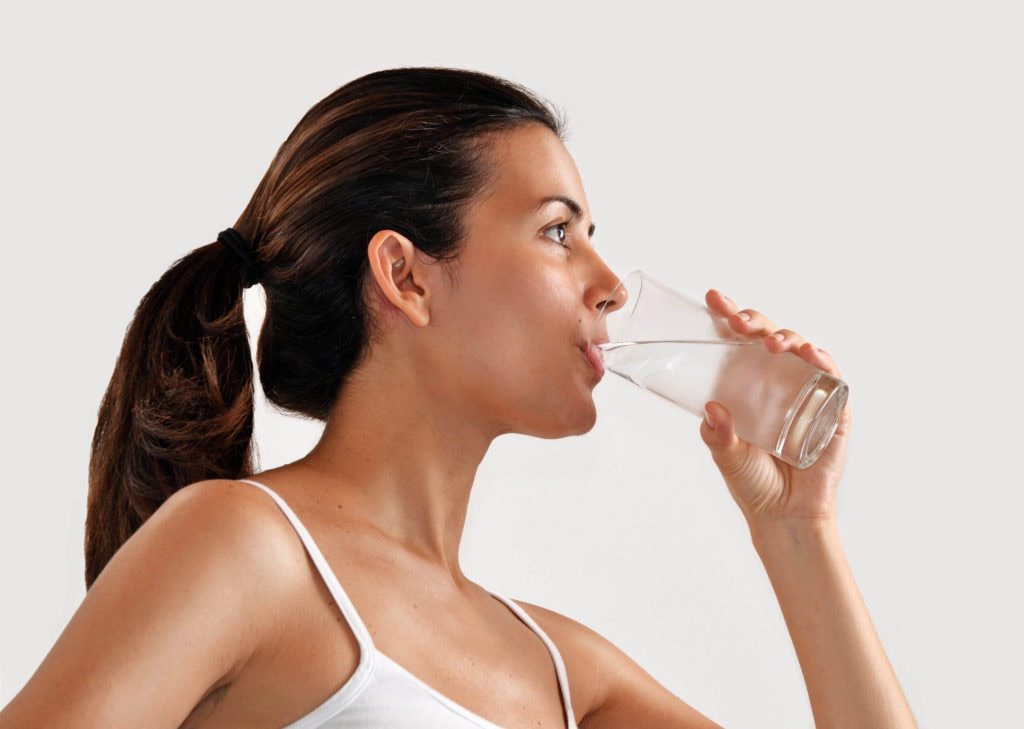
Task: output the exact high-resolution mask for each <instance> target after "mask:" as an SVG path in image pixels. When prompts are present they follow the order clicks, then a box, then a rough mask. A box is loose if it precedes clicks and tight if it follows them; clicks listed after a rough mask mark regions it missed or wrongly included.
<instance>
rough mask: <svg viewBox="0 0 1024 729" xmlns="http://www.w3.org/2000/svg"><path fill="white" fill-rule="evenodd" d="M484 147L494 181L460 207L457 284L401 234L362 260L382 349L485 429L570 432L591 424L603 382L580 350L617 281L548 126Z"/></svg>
mask: <svg viewBox="0 0 1024 729" xmlns="http://www.w3.org/2000/svg"><path fill="white" fill-rule="evenodd" d="M491 151H492V155H493V156H492V160H493V163H494V164H496V165H497V168H496V177H495V181H494V183H493V186H492V187H490V188H489V189H488V190H487V192H486V193H485V194H484V195H483V196H482V198H481V199H480V200H478V201H476V203H475V204H474V205H473V206H472V207H471V208H470V210H469V211H468V213H467V218H466V225H467V228H468V238H467V240H466V242H465V247H464V249H463V251H462V253H461V256H460V259H459V263H458V275H457V278H456V285H455V286H454V288H453V287H452V286H451V284H450V283H449V281H448V279H447V275H446V274H445V273H444V272H443V271H442V269H441V266H440V265H437V264H434V263H433V262H431V261H430V260H429V259H427V258H426V257H424V256H422V254H420V253H419V252H418V251H415V249H414V246H413V243H412V242H411V241H410V240H409V239H407V238H405V237H404V236H401V235H399V234H398V233H396V232H394V231H379V232H378V233H377V234H376V235H375V236H374V238H373V240H371V242H370V246H369V255H370V260H371V269H372V272H373V275H374V277H375V278H376V281H377V285H378V286H379V287H380V291H381V292H382V293H383V295H384V296H385V297H386V298H387V299H388V301H389V302H390V304H391V305H393V306H388V305H387V304H385V308H387V309H390V312H389V314H388V319H389V320H393V319H397V324H398V326H394V325H392V324H391V323H389V326H388V327H387V331H386V334H385V342H386V344H385V345H384V347H385V351H386V352H387V356H389V358H390V359H391V361H392V362H400V363H404V365H399V366H405V367H408V368H411V369H412V372H411V373H410V374H411V375H412V376H411V377H410V378H409V379H407V380H406V381H411V382H413V383H415V387H416V388H417V389H418V390H419V391H420V393H421V394H424V395H426V396H427V397H428V398H429V400H430V401H431V402H436V407H438V408H443V409H444V410H445V411H446V412H447V411H455V412H457V413H458V415H459V417H460V419H465V422H476V423H479V425H480V427H481V428H482V429H484V430H485V431H487V432H489V433H490V434H491V435H498V434H501V433H522V434H525V435H532V436H536V437H541V438H560V437H564V436H567V435H579V434H582V433H585V432H587V431H589V430H590V429H591V428H592V427H593V425H594V423H595V421H596V418H597V413H596V408H595V406H594V402H593V397H592V394H593V389H594V387H595V386H596V385H597V383H598V381H599V380H598V377H597V374H596V372H595V370H594V369H593V367H592V366H591V365H590V364H589V363H588V362H587V360H586V358H585V357H584V355H583V354H582V352H581V350H580V347H581V345H583V344H585V343H586V342H587V341H588V340H589V339H590V338H591V337H592V336H593V337H595V338H596V337H601V336H602V335H604V332H601V331H595V325H596V323H597V321H598V318H599V316H600V314H601V311H602V308H603V307H605V305H606V304H605V302H607V312H611V311H613V310H614V309H617V308H620V307H621V306H622V303H623V302H620V301H617V300H614V301H610V300H609V299H610V297H612V295H613V291H614V290H615V288H616V286H617V285H618V283H619V280H620V279H619V277H618V276H617V275H616V274H615V273H613V272H612V270H611V269H610V268H609V267H608V266H607V265H606V264H605V262H604V261H603V260H602V258H601V256H600V255H598V253H597V252H596V251H595V249H594V248H593V246H592V245H591V242H590V229H591V226H592V218H591V216H590V206H589V205H588V203H587V199H586V195H585V194H584V191H583V184H582V182H581V181H580V176H579V172H578V171H577V169H576V165H575V163H574V162H573V160H572V157H571V156H570V155H569V152H568V150H567V149H566V148H565V146H564V145H563V144H562V142H561V140H560V139H559V138H558V137H557V135H555V134H554V133H553V132H552V131H551V130H550V129H548V128H547V127H545V126H543V125H540V124H528V125H524V126H520V127H519V128H517V129H516V130H515V131H512V132H508V133H506V134H504V135H502V136H501V137H500V138H497V139H496V141H495V142H494V144H493V145H492V147H491ZM553 196H564V197H567V198H571V200H574V201H576V202H577V203H578V204H579V207H580V214H579V216H578V217H577V216H574V215H573V211H572V210H571V209H570V206H569V205H567V204H566V203H564V202H560V201H553V200H548V201H546V202H545V199H546V198H551V197H553ZM414 254H415V255H416V258H415V259H411V258H410V257H411V256H412V255H414ZM400 258H402V259H404V260H405V263H403V264H402V265H401V266H399V267H395V266H393V265H392V264H393V262H394V261H396V260H398V259H400ZM410 263H411V265H410ZM620 293H621V289H620V291H619V292H616V293H615V295H616V297H618V296H619V294H620Z"/></svg>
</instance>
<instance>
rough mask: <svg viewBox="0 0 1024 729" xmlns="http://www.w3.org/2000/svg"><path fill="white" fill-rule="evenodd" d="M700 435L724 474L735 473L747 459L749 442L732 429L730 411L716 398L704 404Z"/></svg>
mask: <svg viewBox="0 0 1024 729" xmlns="http://www.w3.org/2000/svg"><path fill="white" fill-rule="evenodd" d="M700 437H701V440H703V441H704V443H705V445H707V447H708V449H709V450H710V451H711V457H712V458H713V459H714V461H715V464H716V465H717V466H718V468H719V470H720V471H721V472H722V473H723V474H724V475H729V474H730V473H736V472H737V471H739V470H740V469H741V468H742V466H743V464H744V463H745V462H746V460H747V449H748V448H749V447H750V446H749V444H747V443H746V442H744V441H743V440H741V439H740V438H739V437H738V436H737V435H736V432H735V431H734V430H733V420H732V413H730V412H729V409H728V408H726V407H725V405H722V404H721V403H720V402H717V401H716V400H708V402H707V403H706V404H705V405H704V420H703V421H701V425H700Z"/></svg>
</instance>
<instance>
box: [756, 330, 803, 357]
mask: <svg viewBox="0 0 1024 729" xmlns="http://www.w3.org/2000/svg"><path fill="white" fill-rule="evenodd" d="M805 341H806V340H805V339H804V338H803V337H801V336H800V335H799V334H797V333H796V332H794V331H793V330H792V329H777V330H776V331H774V332H772V333H771V334H766V335H765V337H764V346H765V349H767V350H768V351H769V352H772V353H773V354H779V353H780V352H795V353H796V354H799V355H800V356H803V354H802V352H801V351H800V348H801V347H802V346H803V345H804V342H805Z"/></svg>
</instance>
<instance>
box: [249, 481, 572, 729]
mask: <svg viewBox="0 0 1024 729" xmlns="http://www.w3.org/2000/svg"><path fill="white" fill-rule="evenodd" d="M239 480H240V481H244V482H245V483H250V484H252V485H253V486H257V487H259V488H261V489H263V490H264V491H266V492H267V493H268V494H270V496H271V497H273V499H274V501H275V502H277V505H278V507H280V509H281V511H283V512H284V514H285V516H287V517H288V521H290V522H291V524H292V526H293V527H294V528H295V531H296V532H297V533H298V535H299V538H300V539H301V540H302V543H303V544H304V545H305V547H306V551H307V552H308V553H309V556H310V558H311V559H312V560H313V564H314V565H316V568H317V571H318V572H319V573H320V576H321V577H322V578H323V580H324V582H325V583H326V585H327V589H328V590H330V593H331V595H332V597H333V598H334V601H335V602H336V603H337V605H338V607H339V608H340V609H341V613H342V615H344V616H345V619H346V620H347V621H348V624H349V626H351V628H352V632H353V633H354V634H355V636H356V640H357V641H358V643H359V664H358V665H357V666H356V670H355V673H353V674H352V676H351V677H350V678H349V680H348V681H346V682H345V685H343V686H342V687H341V688H340V689H338V690H337V691H336V692H335V693H334V694H333V695H331V696H329V697H328V698H327V700H325V701H324V702H323V703H322V704H320V705H319V706H317V707H316V708H315V709H313V710H312V711H310V712H309V713H308V714H306V715H305V716H303V717H302V718H301V719H298V720H297V721H294V722H292V723H291V724H289V725H288V726H287V727H285V729H380V727H388V729H466V728H468V727H484V728H485V729H503V727H501V726H499V725H497V724H495V723H494V722H491V721H488V720H487V719H484V718H483V717H482V716H479V715H477V714H474V713H473V712H472V711H470V710H469V709H467V708H466V707H464V706H462V705H460V704H457V703H455V702H454V701H452V700H451V699H449V698H448V697H447V696H445V695H444V694H442V693H441V692H440V691H437V690H436V689H434V688H433V687H431V686H430V685H429V684H427V683H425V682H424V681H422V680H420V679H419V678H417V677H416V676H415V675H414V674H412V673H410V672H409V671H407V670H406V669H404V668H403V667H402V666H400V665H399V664H398V663H396V662H395V661H393V660H391V658H389V657H388V656H386V655H385V654H383V653H381V652H380V651H379V650H377V648H376V647H375V646H374V644H373V640H372V639H371V638H370V633H369V631H368V630H367V629H366V626H365V625H364V624H363V621H362V619H360V617H359V614H358V613H357V612H356V609H355V606H354V605H353V604H352V601H351V600H349V598H348V595H347V594H346V593H345V590H344V588H342V586H341V583H340V582H339V581H338V578H337V577H336V576H335V574H334V572H333V571H332V570H331V567H330V565H328V564H327V560H326V559H324V555H323V553H322V552H321V551H320V549H319V547H317V546H316V543H315V542H314V541H313V537H312V536H310V534H309V532H308V531H307V530H306V527H305V526H304V525H303V524H302V522H301V521H299V517H298V516H296V515H295V512H294V511H292V510H291V507H289V506H288V504H287V503H285V500H284V499H282V498H281V497H280V496H278V494H277V493H276V492H275V491H273V490H272V489H271V488H270V487H269V486H265V485H264V484H261V483H259V482H258V481H254V480H252V479H248V478H243V479H239ZM490 594H491V595H492V596H493V597H495V598H497V599H498V600H500V601H501V602H503V603H505V605H507V606H508V607H509V609H511V610H512V612H513V613H515V614H516V615H517V616H518V617H519V619H520V620H522V621H523V622H524V623H526V625H527V626H528V627H529V628H530V629H531V630H533V631H534V632H535V633H536V634H537V635H538V636H539V637H540V639H541V640H542V641H543V642H544V645H546V646H547V648H548V651H549V652H550V653H551V657H552V659H553V660H554V663H555V673H556V674H557V676H558V686H559V689H560V691H561V695H562V703H563V704H564V707H565V722H566V723H565V725H566V727H567V729H579V728H578V727H577V726H576V718H575V716H574V715H573V711H572V701H570V699H569V680H568V677H567V674H566V670H565V664H564V663H563V662H562V656H561V654H559V652H558V649H557V648H556V647H555V644H554V643H553V642H552V641H551V639H550V638H548V636H547V635H546V634H545V633H544V631H543V630H541V628H540V626H539V625H537V623H536V622H535V621H534V620H533V618H531V617H530V615H529V614H528V613H527V612H526V611H525V610H523V609H522V608H521V607H519V605H517V604H516V603H515V602H513V601H512V600H509V599H506V598H504V597H502V596H501V595H496V594H495V593H493V592H491V593H490Z"/></svg>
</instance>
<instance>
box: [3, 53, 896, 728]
mask: <svg viewBox="0 0 1024 729" xmlns="http://www.w3.org/2000/svg"><path fill="white" fill-rule="evenodd" d="M564 135H565V131H564V122H563V120H562V119H560V118H559V117H558V116H557V115H556V114H555V113H553V112H552V110H551V109H550V108H549V107H548V105H546V104H545V103H543V102H542V101H541V100H539V99H538V98H537V97H535V96H534V95H533V94H531V93H530V92H529V91H528V90H526V89H524V88H522V87H520V86H517V85H515V84H512V83H510V82H508V81H505V80H502V79H498V78H494V77H492V76H488V75H485V74H481V73H475V72H470V71H466V70H457V69H444V68H399V69H391V70H385V71H380V72H376V73H371V74H369V75H367V76H363V77H362V78H359V79H356V80H355V81H352V82H351V83H349V84H346V85H345V86H343V87H341V88H339V89H338V90H336V91H335V92H334V93H332V94H330V95H329V96H328V97H327V98H325V99H324V100H322V101H321V102H319V103H318V104H316V105H315V106H314V107H313V108H312V109H311V110H310V111H309V112H308V113H307V114H306V115H305V116H304V117H303V119H302V120H301V121H300V122H299V124H298V125H297V127H296V128H295V130H294V131H293V132H292V134H291V135H290V136H289V137H288V139H287V140H286V141H285V143H284V144H283V145H282V146H281V148H280V150H279V151H278V153H277V155H276V157H275V158H274V160H273V162H272V164H271V166H270V169H269V170H268V172H267V173H266V175H265V176H264V178H263V180H262V181H261V182H260V184H259V187H258V188H257V190H256V192H255V194H254V196H253V198H252V200H251V201H250V203H249V205H248V207H247V208H246V209H245V211H244V212H243V213H242V215H241V217H240V218H239V219H238V220H237V222H236V223H235V225H234V226H233V227H232V228H229V229H227V230H225V231H223V232H222V234H221V235H220V236H219V237H218V241H217V242H215V243H210V244H208V245H204V246H202V247H200V248H197V249H196V250H194V251H192V252H191V253H190V254H188V255H187V256H185V257H184V258H182V259H181V260H179V261H177V262H176V263H175V264H174V265H173V266H172V267H171V268H170V269H169V270H168V271H167V272H166V273H165V274H164V275H163V276H162V277H161V279H160V280H159V281H158V282H157V283H156V284H155V285H154V286H153V287H152V289H151V290H150V291H149V292H148V293H147V295H146V296H145V297H144V298H143V300H142V302H141V304H140V306H139V307H138V310H137V312H136V314H135V317H134V320H133V321H132V323H131V325H130V327H129V330H128V332H127V335H126V337H125V341H124V344H123V348H122V351H121V355H120V357H119V359H118V361H117V365H116V368H115V371H114V374H113V377H112V379H111V382H110V386H109V388H108V390H107V392H106V395H105V397H104V399H103V403H102V407H101V410H100V414H99V422H98V424H97V427H96V431H95V435H94V439H93V452H92V460H91V464H90V492H89V502H88V517H87V524H86V530H87V534H86V584H87V587H88V592H87V595H86V597H85V599H84V601H83V602H82V605H81V606H80V608H79V609H78V611H77V612H76V613H75V615H74V617H73V618H72V619H71V621H70V623H69V624H68V626H67V627H66V628H65V630H64V632H63V633H62V634H61V636H60V637H59V639H58V640H57V642H56V643H55V645H54V646H53V648H52V649H51V651H50V653H49V654H48V655H47V656H46V658H45V660H44V661H43V663H42V664H41V665H40V667H39V669H38V670H37V671H36V673H35V674H34V675H33V677H32V678H31V680H30V681H29V682H28V684H27V685H26V686H25V687H24V688H23V689H22V691H21V692H20V693H19V694H18V695H17V696H16V697H15V698H14V700H13V701H12V702H11V703H10V705H8V706H7V707H6V708H5V709H4V711H3V712H2V713H0V728H2V729H9V728H10V727H15V726H27V725H32V726H36V725H39V726H61V727H100V726H103V727H106V726H146V727H178V726H187V727H281V726H290V727H303V728H307V729H313V728H315V727H325V728H326V727H346V728H350V727H419V728H422V727H481V726H482V727H492V728H494V727H497V726H503V727H527V726H529V727H534V728H535V727H549V728H557V727H574V726H580V727H586V729H606V728H610V727H664V728H665V729H668V728H669V727H672V728H676V727H714V726H717V724H715V723H714V722H713V721H711V720H710V719H708V718H707V717H705V716H703V715H702V714H700V713H699V712H698V711H697V710H695V709H693V708H691V707H690V706H689V705H688V704H686V703H685V702H683V701H682V700H681V699H679V698H678V697H676V696H675V695H673V694H672V693H671V692H669V691H668V690H667V689H666V688H664V687H663V686H661V685H660V684H658V683H657V682H656V681H655V680H654V679H653V678H652V677H651V676H650V675H649V674H647V673H646V672H645V671H644V670H643V669H641V668H640V667H639V666H638V665H637V664H636V663H634V662H633V661H632V660H630V659H629V658H628V657H627V656H626V655H625V654H623V653H622V652H621V651H620V650H618V649H617V648H616V647H615V646H614V645H613V644H611V643H610V642H609V641H607V640H606V639H604V638H603V637H601V636H600V635H598V634H597V633H595V632H594V631H592V630H590V629H588V628H587V627H586V626H584V625H582V624H580V623H578V622H576V621H574V620H572V619H571V618H568V617H565V616H563V615H560V614H558V613H556V612H554V611H551V610H547V609H545V608H542V607H540V606H537V605H532V604H529V603H526V602H517V601H512V600H509V599H507V598H504V597H501V596H498V595H495V594H493V593H490V592H488V591H487V590H486V589H484V588H483V587H481V586H479V585H477V584H475V583H473V582H472V581H470V580H468V579H467V578H466V577H465V575H463V574H462V571H461V569H460V567H459V560H458V554H459V542H460V538H461V534H462V529H463V524H464V521H465V516H466V510H467V505H468V500H469V495H470V489H471V487H472V484H473V478H474V474H475V472H476V469H477V467H478V465H479V464H480V462H481V460H482V459H483V457H484V454H485V453H486V452H487V449H488V447H489V445H490V443H491V441H492V440H494V438H495V437H497V436H499V435H501V434H503V433H524V434H529V435H535V436H538V437H542V438H559V437H564V436H568V435H579V434H581V433H586V432H587V431H589V430H590V429H591V428H592V427H593V425H594V422H595V419H596V412H595V408H594V403H593V400H592V390H593V387H594V385H595V384H596V382H597V379H598V378H597V377H596V376H595V370H594V369H593V367H592V365H590V364H589V363H588V362H587V360H586V357H585V356H581V347H583V346H584V345H585V344H586V341H587V338H588V335H589V334H590V333H591V331H592V328H593V326H594V324H595V322H596V321H597V318H598V314H599V312H600V311H601V308H602V306H603V305H605V304H607V306H609V307H613V308H617V307H620V306H621V305H622V301H616V300H615V299H614V298H612V294H613V291H614V289H615V287H616V285H617V283H618V281H619V279H618V278H617V277H616V276H615V274H614V273H613V272H612V271H611V270H610V269H609V268H608V267H607V266H606V265H605V263H604V261H602V259H601V257H600V256H599V255H598V254H597V252H596V251H595V249H594V248H593V246H592V245H591V241H590V236H591V235H592V234H593V232H594V225H593V222H592V220H591V218H590V213H589V206H588V205H587V203H586V196H585V195H584V193H583V185H582V183H581V181H580V178H579V175H578V172H577V170H576V168H575V165H574V163H573V161H572V158H571V157H570V156H569V154H568V152H567V151H566V149H565V147H564V144H563V139H564ZM253 283H259V284H261V285H262V286H263V287H264V290H265V292H266V298H267V313H266V319H265V322H264V324H263V328H262V331H261V332H260V337H259V342H258V345H257V352H256V356H257V360H258V362H259V371H260V380H261V383H262V387H263V389H264V391H265V393H266V396H267V399H268V400H269V401H270V402H271V403H273V404H274V405H275V406H277V407H278V408H280V409H282V410H284V411H287V412H290V413H296V414H299V415H300V416H304V417H308V418H313V419H316V420H322V421H324V422H325V428H324V431H323V436H322V438H321V439H320V441H319V442H318V443H317V445H316V447H314V448H313V449H312V451H311V452H310V453H309V454H307V455H305V456H304V457H302V458H300V459H298V460H297V461H294V462H292V463H289V464H287V465H285V466H282V467H280V468H274V469H270V470H267V471H263V472H260V473H258V474H256V475H255V477H252V478H239V477H240V476H250V475H252V474H253V466H252V463H251V452H250V447H251V435H252V428H253V406H252V397H253V372H252V368H251V364H250V361H251V360H250V350H249V344H248V340H247V337H246V330H245V325H244V319H243V310H242V292H243V289H244V287H246V286H248V285H251V284H253ZM707 302H708V305H709V306H710V307H712V308H713V309H715V310H716V311H719V312H721V313H722V314H727V315H729V317H730V318H729V322H730V324H731V325H732V326H733V327H734V328H735V329H736V331H737V332H739V333H741V334H743V335H745V336H749V337H751V338H754V339H760V340H762V341H763V342H764V346H765V347H767V348H768V350H769V351H770V352H774V353H779V352H785V351H792V352H796V353H797V354H799V355H800V356H802V357H804V358H806V359H807V360H808V361H809V362H811V363H813V364H815V365H817V366H819V367H821V368H823V369H827V370H829V371H831V372H834V373H836V374H838V370H836V368H835V366H834V364H833V363H832V362H831V360H830V359H829V357H828V355H827V354H825V353H824V352H820V351H817V350H816V349H815V348H814V347H812V346H811V345H810V344H808V343H806V342H804V340H803V339H802V338H801V337H800V335H798V334H797V333H795V332H793V331H791V330H788V329H777V328H776V327H775V325H774V324H772V323H771V322H770V321H769V320H768V319H767V318H765V317H764V316H763V315H762V314H760V313H758V312H756V311H754V310H752V309H746V310H744V311H738V309H737V307H736V305H735V304H734V303H733V302H732V301H730V300H729V299H728V298H726V297H725V296H723V295H722V294H721V293H719V292H717V291H714V290H712V291H709V292H708V295H707ZM744 314H748V315H749V319H747V318H744ZM773 332H777V333H781V334H783V335H784V337H783V340H782V341H778V342H777V341H776V340H775V339H773V338H772V337H771V336H769V335H770V334H771V333H773ZM849 428H850V420H849V413H848V411H847V413H845V414H844V419H843V422H842V423H841V425H840V426H839V428H838V430H837V431H836V434H835V437H834V439H833V441H832V443H831V444H830V446H829V448H828V449H827V450H826V452H825V453H824V454H823V455H822V456H821V457H820V458H819V460H818V461H817V463H815V465H814V466H813V467H811V468H809V469H806V470H804V471H794V470H792V469H790V468H789V467H788V466H787V465H786V464H783V463H782V462H780V461H776V460H775V459H774V458H772V457H771V456H770V455H768V454H767V453H766V452H764V451H762V450H759V449H756V448H753V447H751V446H749V445H748V444H746V443H745V442H743V441H742V440H740V439H739V438H737V437H736V436H735V434H734V433H733V430H732V421H731V418H730V415H729V412H728V410H727V409H726V408H725V407H723V406H722V405H721V404H720V403H715V402H712V403H709V405H708V414H707V421H706V422H705V423H703V424H702V426H701V430H700V434H701V437H702V438H703V440H704V442H705V443H706V444H707V446H708V447H709V448H710V452H711V454H712V456H713V458H714V460H715V463H716V464H717V465H718V467H719V468H720V469H721V471H722V473H723V476H724V478H725V481H726V484H727V485H728V487H729V489H730V491H731V493H732V495H733V497H734V498H735V499H736V502H737V503H738V505H739V506H740V508H741V509H742V510H743V513H744V515H745V516H746V518H747V520H748V523H749V524H750V527H751V534H752V537H753V540H754V544H755V546H756V548H757V549H758V552H759V554H760V555H761V557H762V559H763V561H764V563H765V565H766V568H767V569H768V572H769V575H770V577H771V580H772V583H773V585H774V586H775V589H776V592H777V594H778V595H779V599H780V602H781V605H782V608H783V611H784V614H785V617H786V619H787V622H788V624H789V627H790V631H791V633H792V636H793V640H794V643H795V646H796V650H797V653H798V655H799V658H800V661H801V666H802V668H803V670H804V673H805V676H806V678H807V685H808V690H809V693H810V697H811V701H812V704H813V709H814V715H815V718H816V720H817V721H818V725H819V726H822V727H823V726H839V725H842V726H858V727H873V726H913V719H912V716H911V714H910V711H909V708H908V707H907V705H906V702H905V700H904V698H903V695H902V693H901V691H900V688H899V685H898V683H897V681H896V678H895V676H894V674H893V672H892V669H891V668H890V667H889V664H888V661H887V660H886V657H885V654H884V652H883V649H882V647H881V645H880V644H879V643H878V640H877V637H876V636H875V633H874V630H873V627H872V625H871V622H870V619H869V617H868V615H867V613H866V611H865V609H864V606H863V603H862V602H861V600H860V598H859V595H858V594H857V591H856V586H855V584H854V582H853V579H852V577H851V575H850V573H849V570H848V568H847V566H846V563H845V561H844V558H843V556H842V550H841V547H840V544H839V541H838V535H837V532H836V530H835V515H834V503H835V501H834V498H833V497H834V494H835V489H836V485H837V483H838V480H839V476H840V472H841V469H842V462H843V456H844V454H845V449H846V440H847V436H848V433H849ZM812 590H813V591H814V593H815V596H816V597H815V600H813V601H810V600H807V599H806V593H808V592H810V591H812Z"/></svg>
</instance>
